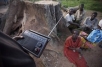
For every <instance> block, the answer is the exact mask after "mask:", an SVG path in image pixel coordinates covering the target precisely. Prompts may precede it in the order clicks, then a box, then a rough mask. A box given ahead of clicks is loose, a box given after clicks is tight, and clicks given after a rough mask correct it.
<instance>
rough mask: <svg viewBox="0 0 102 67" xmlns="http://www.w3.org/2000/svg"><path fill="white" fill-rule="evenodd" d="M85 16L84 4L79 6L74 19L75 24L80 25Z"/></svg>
mask: <svg viewBox="0 0 102 67" xmlns="http://www.w3.org/2000/svg"><path fill="white" fill-rule="evenodd" d="M84 16H85V10H84V4H80V5H79V9H78V10H77V11H76V13H75V18H76V22H77V23H79V24H80V23H81V22H82V20H83V19H84Z"/></svg>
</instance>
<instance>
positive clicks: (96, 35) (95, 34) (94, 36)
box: [87, 29, 102, 43]
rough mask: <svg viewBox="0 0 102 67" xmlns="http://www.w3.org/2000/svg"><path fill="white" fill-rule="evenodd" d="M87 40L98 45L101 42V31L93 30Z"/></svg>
mask: <svg viewBox="0 0 102 67" xmlns="http://www.w3.org/2000/svg"><path fill="white" fill-rule="evenodd" d="M87 40H88V41H90V42H92V43H99V42H100V41H102V30H100V29H96V30H93V31H92V32H91V33H90V34H89V35H88V37H87Z"/></svg>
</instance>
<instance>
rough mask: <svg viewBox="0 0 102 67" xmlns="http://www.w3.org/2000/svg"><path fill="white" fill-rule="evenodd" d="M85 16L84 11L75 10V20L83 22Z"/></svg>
mask: <svg viewBox="0 0 102 67" xmlns="http://www.w3.org/2000/svg"><path fill="white" fill-rule="evenodd" d="M84 16H85V11H84V10H83V11H82V12H81V11H80V10H77V11H76V13H75V17H76V20H83V19H84Z"/></svg>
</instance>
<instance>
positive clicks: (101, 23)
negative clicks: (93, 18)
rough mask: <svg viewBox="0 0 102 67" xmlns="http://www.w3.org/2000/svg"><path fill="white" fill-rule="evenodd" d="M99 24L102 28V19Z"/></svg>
mask: <svg viewBox="0 0 102 67" xmlns="http://www.w3.org/2000/svg"><path fill="white" fill-rule="evenodd" d="M98 25H99V26H100V27H101V29H102V19H101V20H100V21H99V23H98Z"/></svg>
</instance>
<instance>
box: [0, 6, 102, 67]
mask: <svg viewBox="0 0 102 67" xmlns="http://www.w3.org/2000/svg"><path fill="white" fill-rule="evenodd" d="M6 10H7V7H6V6H2V7H0V14H1V13H3V14H4V13H5V11H6ZM92 12H93V11H91V10H87V11H86V16H90V15H91V13H92ZM101 18H102V13H100V12H98V19H99V20H100V19H101ZM64 34H65V33H64ZM61 35H63V34H61ZM65 38H66V37H65V36H61V37H60V39H61V40H62V41H61V44H62V45H59V46H58V49H60V50H59V52H60V53H61V54H62V55H63V44H64V41H65ZM100 44H101V43H100ZM82 53H83V56H84V57H85V60H86V61H87V64H88V66H89V67H102V48H99V47H98V45H96V47H94V48H92V49H89V50H86V51H82ZM63 58H65V57H61V59H62V61H61V62H63V63H65V64H67V65H68V64H69V65H68V66H66V65H63V67H75V66H73V64H72V63H70V62H69V61H68V60H67V58H66V59H65V60H63Z"/></svg>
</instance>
